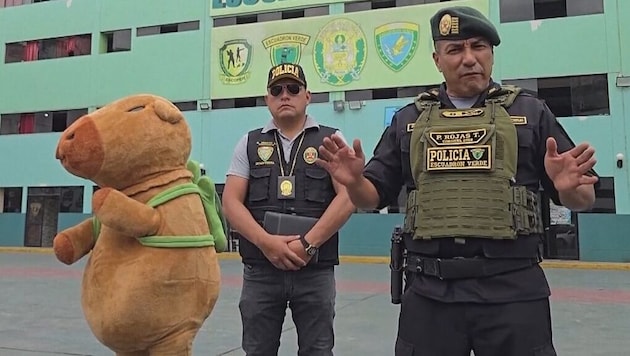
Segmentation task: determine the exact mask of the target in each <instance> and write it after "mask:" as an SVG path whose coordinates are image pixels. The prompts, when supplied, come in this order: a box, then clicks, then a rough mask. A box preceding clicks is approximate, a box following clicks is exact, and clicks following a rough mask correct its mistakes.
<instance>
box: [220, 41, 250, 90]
mask: <svg viewBox="0 0 630 356" xmlns="http://www.w3.org/2000/svg"><path fill="white" fill-rule="evenodd" d="M219 59H220V60H219V64H220V65H221V71H222V72H223V73H222V74H221V75H219V77H220V79H221V81H222V82H223V83H224V84H241V83H244V82H245V81H247V79H249V77H250V73H249V67H250V64H251V60H252V46H251V45H250V44H249V43H248V42H247V40H244V39H242V40H230V41H227V42H225V43H224V44H223V46H222V47H221V48H219Z"/></svg>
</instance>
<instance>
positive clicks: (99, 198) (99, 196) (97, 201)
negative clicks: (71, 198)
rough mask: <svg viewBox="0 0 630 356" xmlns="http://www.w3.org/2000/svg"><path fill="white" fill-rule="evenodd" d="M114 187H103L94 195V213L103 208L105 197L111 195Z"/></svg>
mask: <svg viewBox="0 0 630 356" xmlns="http://www.w3.org/2000/svg"><path fill="white" fill-rule="evenodd" d="M113 190H114V189H112V188H101V189H99V190H97V191H96V192H95V193H94V195H92V211H93V212H94V214H98V212H99V211H100V210H101V207H102V206H103V204H104V203H105V199H107V197H108V196H109V193H111V192H112V191H113Z"/></svg>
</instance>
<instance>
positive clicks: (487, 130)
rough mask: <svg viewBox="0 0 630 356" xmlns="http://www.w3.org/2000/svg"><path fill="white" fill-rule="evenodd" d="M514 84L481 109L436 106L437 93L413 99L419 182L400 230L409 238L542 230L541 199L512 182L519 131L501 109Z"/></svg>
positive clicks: (513, 94) (507, 235) (512, 236)
mask: <svg viewBox="0 0 630 356" xmlns="http://www.w3.org/2000/svg"><path fill="white" fill-rule="evenodd" d="M519 92H520V89H519V88H516V87H513V86H503V87H502V88H501V89H498V90H497V89H492V90H491V91H490V92H489V94H488V97H487V99H486V102H485V107H480V108H470V109H441V108H440V106H441V103H440V102H439V101H438V99H437V93H436V92H427V93H423V94H421V95H420V96H419V97H418V98H417V99H416V101H415V104H416V106H417V108H418V110H419V111H420V112H421V113H420V116H419V117H418V119H417V120H416V122H415V124H414V127H413V132H412V134H411V150H410V151H411V171H412V175H413V179H414V182H415V185H416V189H415V190H413V191H412V192H411V193H410V194H409V197H408V200H407V212H406V216H405V231H406V232H407V233H411V234H413V238H414V239H431V238H442V237H455V238H458V237H460V238H466V237H477V238H489V239H515V238H516V237H517V236H518V235H528V234H532V233H541V232H542V224H541V215H540V213H539V207H538V198H537V195H536V194H535V193H533V192H530V191H528V190H527V189H526V188H525V187H523V186H516V185H513V183H514V182H515V176H516V168H517V161H518V157H517V156H518V136H517V134H516V127H515V125H514V123H513V122H512V118H511V117H510V115H509V114H508V112H507V111H506V108H508V107H509V106H510V105H511V104H512V102H513V101H514V99H515V98H516V96H517V95H518V93H519Z"/></svg>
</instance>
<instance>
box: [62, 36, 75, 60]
mask: <svg viewBox="0 0 630 356" xmlns="http://www.w3.org/2000/svg"><path fill="white" fill-rule="evenodd" d="M77 54H78V53H77V38H76V37H75V36H71V37H65V38H61V39H59V40H58V41H57V57H72V56H76V55H77Z"/></svg>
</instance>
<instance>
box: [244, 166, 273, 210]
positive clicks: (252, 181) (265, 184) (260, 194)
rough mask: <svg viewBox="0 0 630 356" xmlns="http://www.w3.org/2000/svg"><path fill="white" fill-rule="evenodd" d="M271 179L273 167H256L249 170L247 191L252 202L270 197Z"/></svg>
mask: <svg viewBox="0 0 630 356" xmlns="http://www.w3.org/2000/svg"><path fill="white" fill-rule="evenodd" d="M270 179H271V168H255V169H250V170H249V191H248V192H247V195H248V198H247V199H248V200H249V201H250V202H256V201H262V200H266V199H268V198H269V183H270Z"/></svg>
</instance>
